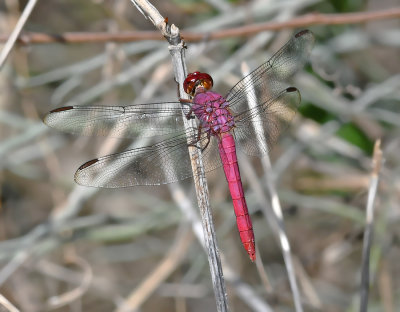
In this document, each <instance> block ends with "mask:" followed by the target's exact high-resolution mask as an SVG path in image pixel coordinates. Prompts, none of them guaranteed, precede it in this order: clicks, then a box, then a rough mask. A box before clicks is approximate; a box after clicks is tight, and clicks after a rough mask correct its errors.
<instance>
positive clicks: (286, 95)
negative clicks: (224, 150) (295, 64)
mask: <svg viewBox="0 0 400 312" xmlns="http://www.w3.org/2000/svg"><path fill="white" fill-rule="evenodd" d="M300 100H301V97H300V92H299V90H297V89H296V88H294V87H289V88H287V89H285V90H283V91H281V92H280V93H279V94H278V95H276V96H275V97H274V98H271V99H269V100H267V101H265V102H264V103H261V104H260V105H255V107H254V108H251V109H249V110H247V111H245V112H242V113H240V114H237V115H235V117H234V118H235V126H236V127H235V130H234V134H235V140H236V142H237V145H238V148H239V149H241V150H243V151H244V152H245V153H246V154H248V155H252V156H262V155H264V154H266V153H268V152H269V151H270V150H271V148H272V146H273V144H274V143H275V142H276V140H277V138H278V136H279V133H281V132H282V131H283V130H285V129H286V128H287V127H288V126H289V123H290V121H291V120H292V119H293V117H294V115H295V114H296V111H297V107H298V105H299V104H300Z"/></svg>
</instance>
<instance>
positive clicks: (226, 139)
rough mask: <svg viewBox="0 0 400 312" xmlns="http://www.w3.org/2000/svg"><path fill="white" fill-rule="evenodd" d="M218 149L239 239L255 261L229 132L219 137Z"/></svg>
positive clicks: (252, 237)
mask: <svg viewBox="0 0 400 312" xmlns="http://www.w3.org/2000/svg"><path fill="white" fill-rule="evenodd" d="M220 138H221V140H220V142H219V145H218V148H219V153H220V156H221V161H222V163H223V167H224V172H225V176H226V180H227V181H228V185H229V191H230V193H231V197H232V202H233V208H234V210H235V215H236V223H237V227H238V230H239V235H240V239H241V241H242V244H243V247H244V248H245V249H246V251H247V253H248V254H249V256H250V259H251V260H252V261H254V260H255V259H256V251H255V243H254V233H253V225H252V223H251V219H250V216H249V212H248V209H247V204H246V199H245V197H244V191H243V186H242V180H241V178H240V171H239V166H238V162H237V157H236V148H235V141H234V138H233V135H232V134H231V133H229V132H227V133H223V134H221V136H220Z"/></svg>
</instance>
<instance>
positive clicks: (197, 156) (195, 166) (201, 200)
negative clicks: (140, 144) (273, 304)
mask: <svg viewBox="0 0 400 312" xmlns="http://www.w3.org/2000/svg"><path fill="white" fill-rule="evenodd" d="M131 1H132V2H134V4H135V6H136V7H137V8H138V9H139V11H140V12H141V13H142V14H144V15H145V17H146V18H149V19H150V20H151V21H153V23H154V24H155V26H156V27H157V28H158V29H159V30H160V31H161V33H162V34H163V36H164V37H165V38H166V39H167V40H168V42H169V43H170V46H169V50H170V54H171V57H172V65H173V68H174V74H175V80H176V82H177V83H178V86H179V89H178V90H179V96H180V98H186V99H188V98H189V97H188V95H186V94H185V92H184V90H183V81H184V79H185V78H186V74H187V70H186V64H185V56H184V49H185V44H184V42H183V40H182V39H181V37H180V32H179V28H178V27H176V26H175V25H169V24H168V22H167V20H166V19H164V18H163V17H162V16H161V15H160V13H159V12H158V11H157V10H156V8H155V7H154V6H152V5H151V4H150V3H149V2H148V1H146V0H131ZM182 118H183V120H184V124H185V128H186V129H187V130H188V129H191V128H196V123H195V121H194V120H193V119H192V120H188V119H187V118H185V115H184V112H183V111H182ZM189 155H190V160H191V164H192V170H193V173H194V174H193V176H194V177H195V178H194V182H195V189H196V195H197V202H198V205H199V209H200V215H201V219H202V224H203V231H204V238H205V243H206V249H207V252H208V262H209V266H210V271H211V278H212V282H213V288H214V294H215V299H216V305H217V310H218V311H221V312H222V311H228V302H227V297H226V289H225V282H224V277H223V272H222V266H221V260H220V257H219V252H218V246H217V240H216V236H215V230H214V225H213V222H212V216H211V209H210V203H209V199H208V198H209V196H208V186H207V181H206V178H205V171H204V167H203V163H202V159H201V149H200V148H198V147H194V146H189Z"/></svg>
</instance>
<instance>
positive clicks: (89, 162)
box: [78, 158, 99, 171]
mask: <svg viewBox="0 0 400 312" xmlns="http://www.w3.org/2000/svg"><path fill="white" fill-rule="evenodd" d="M98 161H99V159H98V158H95V159H92V160H89V161H87V162H85V163H84V164H83V165H82V166H80V167H79V168H78V171H81V170H83V169H85V168H87V167H89V166H91V165H93V164H95V163H97V162H98Z"/></svg>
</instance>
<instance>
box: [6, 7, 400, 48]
mask: <svg viewBox="0 0 400 312" xmlns="http://www.w3.org/2000/svg"><path fill="white" fill-rule="evenodd" d="M399 17H400V8H391V9H387V10H382V11H374V12H357V13H342V14H321V13H310V14H306V15H303V16H299V17H297V18H293V19H291V20H288V21H282V22H276V21H273V22H265V23H259V24H251V25H246V26H239V27H234V28H230V29H223V30H216V31H213V32H212V33H209V32H207V33H199V32H191V31H182V32H181V35H182V37H183V38H185V41H186V42H197V41H203V40H205V39H206V40H216V39H224V38H231V37H242V36H251V35H254V34H257V33H259V32H262V31H267V30H282V29H293V28H306V27H309V26H312V25H343V24H360V23H366V22H372V21H377V20H383V19H394V18H399ZM157 22H159V19H157ZM162 24H163V23H161V24H159V25H158V26H157V27H160V25H161V26H162ZM160 30H161V31H162V32H163V31H164V30H163V29H160ZM163 35H164V33H162V34H160V32H159V31H132V32H121V33H116V34H110V33H104V32H97V33H94V32H67V33H63V34H43V33H36V32H26V33H22V34H21V35H20V36H19V37H18V42H19V43H22V44H31V43H52V42H59V43H93V42H106V41H114V42H131V41H139V40H164V39H165V38H163ZM6 38H7V37H6V36H4V35H0V42H4V41H5V40H6Z"/></svg>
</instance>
